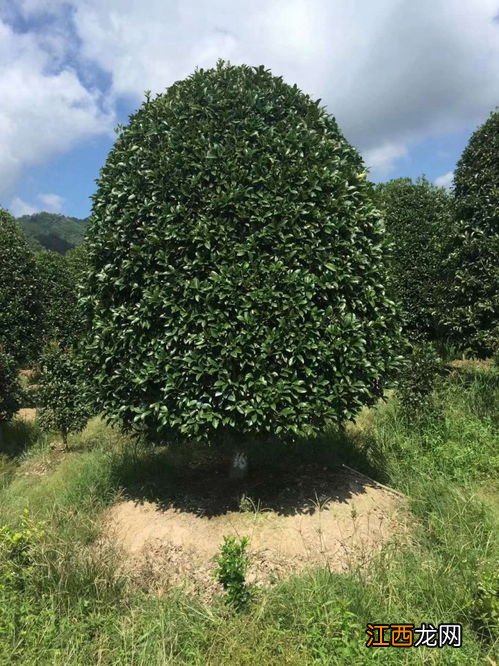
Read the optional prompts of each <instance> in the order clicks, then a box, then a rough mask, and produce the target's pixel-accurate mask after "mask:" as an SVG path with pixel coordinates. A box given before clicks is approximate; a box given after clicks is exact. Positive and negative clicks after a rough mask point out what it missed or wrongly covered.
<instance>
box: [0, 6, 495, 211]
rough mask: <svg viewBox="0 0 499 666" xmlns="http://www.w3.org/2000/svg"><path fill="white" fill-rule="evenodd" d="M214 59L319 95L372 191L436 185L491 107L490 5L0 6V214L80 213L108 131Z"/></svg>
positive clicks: (448, 176) (86, 206)
mask: <svg viewBox="0 0 499 666" xmlns="http://www.w3.org/2000/svg"><path fill="white" fill-rule="evenodd" d="M218 58H224V59H226V60H230V61H231V62H233V63H243V62H244V63H248V64H250V65H260V64H264V65H266V66H267V67H270V68H271V69H272V71H273V72H274V73H275V74H280V75H282V76H283V77H284V79H285V80H286V81H288V82H289V83H297V84H298V85H299V86H300V87H301V88H302V89H303V90H304V91H305V92H308V93H309V94H310V95H312V96H313V97H314V98H321V99H322V100H323V103H325V104H327V107H328V110H329V111H330V113H332V114H333V115H334V116H335V117H336V118H337V120H338V122H339V124H340V126H341V127H342V129H343V131H344V133H345V134H346V136H347V138H348V139H349V140H350V141H351V142H352V143H353V144H354V145H355V146H356V147H357V148H358V149H359V150H360V151H361V152H362V154H363V156H364V158H365V161H366V164H367V165H368V167H369V168H370V172H371V177H372V178H373V179H374V180H386V179H389V178H394V177H397V176H412V177H416V176H418V175H420V174H422V173H425V174H426V175H427V176H428V177H429V178H430V179H431V180H433V181H435V182H437V183H439V184H442V185H449V184H450V182H451V180H452V171H453V169H454V166H455V163H456V160H457V159H458V157H459V155H460V153H461V151H462V149H463V147H464V146H465V145H466V142H467V140H468V138H469V136H470V134H471V132H472V131H473V130H474V129H475V128H476V127H477V125H479V124H481V123H482V122H483V121H484V120H485V119H486V118H487V116H488V114H489V113H490V111H492V110H493V109H494V108H496V107H497V106H498V105H499V0H473V1H472V2H471V1H470V0H417V2H415V1H414V0H375V1H373V0H252V2H249V3H247V2H243V1H242V0H68V1H66V0H0V205H2V206H4V207H7V208H9V209H10V210H11V211H12V212H13V213H14V214H15V215H20V214H24V213H29V212H34V211H37V210H49V211H55V212H63V213H65V214H68V215H75V216H81V217H82V216H86V215H87V214H88V213H89V210H90V200H89V196H90V195H91V194H92V192H93V191H94V187H95V178H96V177H97V175H98V172H99V168H100V167H101V166H102V164H103V163H104V160H105V158H106V155H107V152H108V150H109V148H110V146H111V145H112V142H113V137H114V131H113V128H114V127H115V126H116V124H117V123H123V122H126V120H127V118H128V115H129V114H130V113H131V112H133V111H134V110H135V109H136V108H137V107H138V106H139V104H140V102H141V100H142V99H143V94H144V91H145V90H152V91H153V92H159V91H162V90H164V89H165V88H166V87H168V86H169V85H170V84H171V83H173V82H174V81H176V80H177V79H179V78H183V77H185V76H187V75H188V74H189V73H190V72H192V71H193V70H194V68H195V67H196V66H198V67H209V66H211V65H213V64H214V63H215V62H216V60H217V59H218Z"/></svg>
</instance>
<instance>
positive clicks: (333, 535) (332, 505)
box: [103, 468, 404, 597]
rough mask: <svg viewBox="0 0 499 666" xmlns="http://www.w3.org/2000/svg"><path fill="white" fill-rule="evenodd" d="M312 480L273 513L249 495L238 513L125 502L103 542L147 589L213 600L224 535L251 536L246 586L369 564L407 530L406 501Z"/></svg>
mask: <svg viewBox="0 0 499 666" xmlns="http://www.w3.org/2000/svg"><path fill="white" fill-rule="evenodd" d="M321 469H322V468H321ZM310 478H311V472H310V470H309V471H308V475H307V471H306V470H304V472H303V477H301V478H297V479H295V483H294V485H293V486H292V487H285V488H281V489H279V491H278V494H279V497H273V498H271V499H272V501H270V502H269V504H270V505H272V509H270V508H267V507H266V504H265V500H260V499H251V498H249V497H247V496H246V498H245V497H244V496H243V498H242V501H240V502H239V504H240V509H239V510H237V509H236V510H224V509H222V508H220V510H219V511H215V510H213V505H212V503H209V506H210V509H211V510H210V511H209V512H203V511H202V510H201V511H199V510H194V508H193V507H190V505H189V503H188V502H172V503H171V504H170V505H168V503H164V502H163V503H161V504H158V503H154V502H137V501H134V500H128V501H123V502H120V503H118V504H116V505H114V506H113V507H111V509H110V510H109V511H108V512H107V513H106V515H105V518H104V523H103V535H104V540H105V541H108V542H109V541H110V542H112V543H113V544H115V545H117V546H118V548H119V549H120V550H121V554H122V563H123V565H122V566H123V567H125V569H126V571H127V572H128V573H129V574H130V575H131V576H132V577H133V578H134V579H135V580H136V581H137V582H139V584H141V585H142V586H143V587H144V588H146V589H149V590H156V591H162V590H165V589H167V588H168V587H170V586H177V585H181V586H183V587H185V588H187V590H188V591H189V592H194V593H197V594H200V595H201V596H203V597H210V596H211V595H212V594H214V593H216V592H217V591H218V586H217V584H216V583H215V581H214V577H213V568H214V557H215V556H216V555H217V553H218V552H219V547H220V544H221V543H222V542H223V537H224V536H228V535H234V536H237V537H240V536H243V535H244V536H248V537H249V540H250V544H249V554H250V563H251V564H250V571H249V576H248V580H250V581H251V582H254V583H256V584H257V585H263V584H268V583H271V582H273V581H275V580H278V579H281V578H284V577H286V576H289V575H291V574H293V573H297V572H299V571H302V570H304V569H307V568H311V567H316V566H321V567H326V568H329V569H330V570H334V571H344V570H346V569H348V568H349V567H350V566H352V565H357V564H360V565H367V563H368V562H369V560H370V558H371V557H372V555H373V554H374V553H376V552H377V551H378V550H379V548H380V547H381V545H382V544H384V543H385V542H386V541H387V540H388V539H389V538H390V537H392V536H393V535H394V534H397V533H399V534H401V533H402V532H404V501H403V499H401V498H400V497H399V496H397V495H395V494H394V493H392V492H390V491H389V490H386V489H384V488H381V487H379V486H377V485H376V484H373V483H370V482H369V481H368V480H366V479H365V478H363V477H361V476H357V475H355V474H352V473H349V472H346V471H345V472H341V473H339V472H337V473H333V472H331V471H326V470H322V471H321V472H320V473H317V470H313V479H314V482H313V483H312V486H311V485H310ZM311 490H312V492H311ZM198 500H199V498H198ZM241 509H242V510H241Z"/></svg>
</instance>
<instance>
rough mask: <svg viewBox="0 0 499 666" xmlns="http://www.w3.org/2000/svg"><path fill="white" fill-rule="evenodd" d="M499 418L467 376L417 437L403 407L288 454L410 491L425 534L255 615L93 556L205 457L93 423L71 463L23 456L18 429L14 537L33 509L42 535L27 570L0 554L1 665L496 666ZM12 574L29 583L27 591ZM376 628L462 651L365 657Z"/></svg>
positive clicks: (278, 591) (31, 542) (269, 459)
mask: <svg viewBox="0 0 499 666" xmlns="http://www.w3.org/2000/svg"><path fill="white" fill-rule="evenodd" d="M498 414H499V374H498V372H497V370H494V369H493V368H491V369H479V368H467V369H466V370H465V371H462V372H453V373H451V374H449V375H448V376H447V377H446V378H445V379H444V380H443V381H442V383H441V385H440V386H439V387H438V389H437V391H436V392H435V395H434V411H433V412H432V413H430V414H429V415H428V416H427V417H426V418H425V419H424V420H423V421H421V422H419V423H418V424H416V425H414V424H413V425H410V424H408V423H407V422H406V421H405V420H404V419H403V418H402V416H401V414H400V409H399V407H398V404H397V401H396V397H395V398H394V397H392V398H390V400H388V402H387V403H386V404H381V405H380V406H379V407H378V408H377V409H376V410H371V411H370V412H365V413H363V414H362V417H361V418H360V419H359V422H358V424H357V427H355V428H349V429H347V432H346V433H329V434H327V435H324V437H322V438H318V439H317V440H315V441H314V442H299V443H298V444H297V445H296V446H295V447H292V449H290V450H288V454H289V456H290V459H291V460H296V462H297V464H299V462H300V461H303V459H306V460H308V461H316V462H320V463H321V464H324V465H329V466H335V465H338V464H341V463H345V464H349V465H351V466H353V467H356V468H358V469H362V471H364V472H366V473H369V474H370V475H372V476H375V477H376V478H378V479H379V480H382V481H383V482H385V483H389V484H391V485H392V486H394V487H395V488H397V489H399V490H400V491H401V492H403V493H405V494H406V495H407V496H408V497H409V505H410V511H411V512H412V516H413V520H412V522H413V528H412V532H411V534H410V535H409V538H406V539H404V540H403V541H401V542H392V543H389V544H388V545H387V546H386V547H385V548H384V549H383V551H382V552H381V554H380V555H379V557H378V558H377V560H376V562H375V563H374V564H373V565H372V567H370V568H369V570H362V569H352V570H351V571H349V572H348V573H346V574H333V573H329V572H327V571H316V572H310V573H308V574H304V575H301V576H296V577H293V578H291V579H289V580H288V581H285V582H283V583H281V584H279V585H276V586H274V587H272V588H269V589H267V590H265V591H262V592H259V593H258V594H257V595H256V597H255V599H254V601H253V602H252V604H251V606H250V608H249V609H248V610H247V611H246V612H243V613H235V612H231V611H230V610H229V609H228V608H226V607H225V606H224V604H223V603H222V602H221V601H220V602H218V601H217V602H213V603H212V604H210V605H206V604H202V603H201V602H200V601H198V600H196V599H190V598H187V597H186V596H184V595H183V594H181V593H180V592H178V591H175V590H172V591H171V592H170V593H168V594H165V595H164V596H161V597H158V596H153V595H148V594H146V593H145V592H143V591H141V590H139V589H137V588H136V587H134V585H133V583H132V582H130V581H129V580H127V579H125V578H123V577H121V576H120V575H119V574H118V573H117V571H118V568H117V566H116V564H117V557H118V556H117V554H116V553H114V552H113V551H112V550H111V549H109V548H103V547H101V548H96V547H95V545H94V546H92V544H93V543H94V540H95V538H96V536H97V534H98V518H99V515H100V514H101V512H102V510H103V509H104V508H105V507H106V506H108V505H109V504H110V503H112V502H113V501H114V500H115V498H116V497H117V496H118V495H119V494H120V492H121V491H122V488H123V487H125V488H126V487H131V486H132V485H134V484H135V487H136V490H137V489H139V490H140V489H143V488H144V486H146V485H147V481H148V479H151V478H154V479H157V478H158V474H159V478H160V480H161V481H162V482H163V481H164V482H165V483H170V484H174V483H175V482H176V479H177V478H178V474H179V472H178V470H179V469H181V468H182V465H183V464H185V461H186V459H187V458H188V457H189V456H190V455H201V454H200V452H199V451H196V450H194V451H178V450H177V451H170V450H169V449H168V448H167V447H163V448H160V449H157V450H148V449H145V448H144V447H141V446H137V445H135V444H133V443H132V442H129V441H127V440H126V438H124V437H122V436H121V435H119V434H118V433H116V432H115V431H113V430H111V429H109V428H107V427H106V426H104V425H103V424H102V423H101V422H100V421H99V420H94V421H92V422H91V424H90V426H89V428H88V429H87V430H86V431H85V432H84V433H82V434H81V435H80V436H75V437H74V438H73V439H72V440H71V441H70V447H71V450H70V452H69V453H68V454H61V453H60V452H57V451H53V450H52V449H51V448H50V438H46V437H45V438H44V437H43V436H41V435H40V433H39V432H38V431H37V430H36V426H30V427H26V428H27V429H26V431H25V437H26V441H28V442H29V444H30V447H28V448H26V447H25V446H24V445H23V446H19V445H18V444H15V442H16V441H17V442H21V443H22V441H23V439H22V436H21V434H20V432H21V431H20V426H15V427H14V429H13V430H11V431H10V433H11V434H10V435H9V436H8V437H7V439H8V440H9V442H8V447H10V448H8V449H6V452H5V453H4V456H3V463H0V479H3V481H1V482H0V524H4V525H8V526H9V530H10V532H9V534H23V527H22V526H20V525H21V520H22V512H23V509H24V508H25V507H28V508H29V512H30V514H29V516H30V517H29V519H28V523H29V524H31V526H32V533H31V534H30V535H29V537H27V543H28V545H27V548H26V551H25V552H26V557H27V558H28V560H26V561H25V560H23V561H22V563H21V564H19V563H18V562H17V560H16V559H15V557H14V558H12V557H8V556H7V553H6V551H5V544H4V549H3V551H2V549H1V548H0V573H2V572H3V578H2V576H0V664H2V665H3V664H6V665H7V664H16V663H19V664H30V665H31V664H34V665H36V664H40V665H44V664H55V665H62V664H64V665H66V664H71V665H73V664H74V665H75V666H79V665H81V666H83V665H87V664H106V665H107V664H109V665H111V664H132V665H134V666H135V665H137V666H139V665H142V664H144V665H146V664H147V666H156V665H158V666H159V665H164V664H175V665H176V664H199V665H203V666H204V665H209V664H213V665H214V666H215V665H216V666H219V665H223V664H231V665H232V664H235V665H243V664H244V665H248V666H254V665H256V664H272V665H273V664H292V665H297V666H298V665H300V666H302V665H303V664H324V665H326V664H328V665H329V664H339V665H342V664H345V665H349V664H369V663H371V662H374V663H380V664H463V665H464V664H466V665H468V664H487V663H488V664H490V663H491V661H490V660H493V659H497V652H498V643H497V633H496V632H497V627H495V626H494V615H493V612H494V611H493V609H494V608H496V609H497V596H494V594H495V595H497V592H498V588H497V577H495V572H496V571H497V570H498V569H499V567H498V556H499V549H498V544H497V539H496V536H495V535H496V534H497V527H498V525H499V508H498V498H499V492H498V487H497V479H498V467H499V462H498V458H497V451H498V441H499V440H498V437H499V421H498ZM23 427H24V426H23ZM30 433H31V434H30ZM30 437H31V439H30ZM16 438H17V439H16ZM282 454H283V452H282V450H281V448H280V447H275V448H273V449H272V450H270V451H269V450H264V449H261V450H259V451H256V452H255V455H254V458H255V461H254V462H255V464H265V465H268V464H275V461H276V460H278V459H279V458H280V457H281V456H282ZM202 455H204V456H205V457H207V458H210V457H213V456H214V454H213V452H211V451H210V452H208V453H207V454H202ZM159 465H161V466H162V468H161V469H160V470H159V471H158V466H159ZM40 467H41V468H42V469H44V470H45V472H44V473H43V474H39V473H38V472H39V469H40ZM30 521H31V522H30ZM28 528H29V525H28ZM24 529H26V528H24ZM39 530H43V533H40V532H39ZM23 538H24V537H23ZM23 557H25V556H24V555H23ZM2 567H3V568H2ZM6 567H10V568H11V569H12V568H13V569H14V570H15V572H18V573H19V576H18V577H17V578H15V581H16V582H15V584H14V583H12V582H10V583H8V582H7V583H6V581H7V580H8V578H7V577H6V573H5V571H6ZM16 567H17V568H16ZM16 575H17V574H16ZM494 599H495V601H494ZM494 603H495V604H496V605H495V606H494ZM496 612H497V610H496ZM496 619H497V618H496ZM369 621H371V622H373V621H385V622H388V623H390V622H412V623H416V624H420V623H421V622H426V623H428V622H432V623H434V624H438V623H439V622H461V623H462V624H463V627H464V629H463V631H464V642H463V647H462V648H461V649H458V650H452V649H450V648H446V649H444V650H438V649H434V650H430V649H427V650H421V649H420V648H418V649H410V650H400V649H399V650H396V649H385V650H383V649H378V650H367V649H366V648H365V641H366V635H365V625H366V623H367V622H369ZM487 658H489V661H487Z"/></svg>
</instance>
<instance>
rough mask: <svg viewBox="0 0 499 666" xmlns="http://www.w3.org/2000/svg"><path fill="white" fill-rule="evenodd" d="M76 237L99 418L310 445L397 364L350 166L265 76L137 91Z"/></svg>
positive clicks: (333, 135)
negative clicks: (81, 249)
mask: <svg viewBox="0 0 499 666" xmlns="http://www.w3.org/2000/svg"><path fill="white" fill-rule="evenodd" d="M87 240H88V250H89V275H88V279H87V283H86V288H85V295H84V299H83V304H84V307H85V314H86V321H87V326H88V329H89V331H90V333H89V335H88V339H87V355H88V363H89V366H90V372H91V375H92V376H94V377H95V383H96V391H97V393H98V397H99V403H100V409H101V411H102V412H104V413H105V414H107V415H108V416H109V417H110V418H111V419H115V420H117V421H119V422H120V423H121V424H122V425H124V426H125V427H133V426H134V425H137V426H140V427H141V429H142V430H143V431H145V433H146V434H147V435H148V437H149V438H151V439H157V438H163V437H169V438H170V439H181V438H198V439H210V440H211V441H214V440H216V439H222V438H223V439H227V438H229V439H230V438H234V439H237V440H238V441H239V442H241V441H243V440H249V439H254V438H255V437H259V436H262V437H264V436H268V435H269V434H270V435H277V436H279V437H282V438H294V437H296V436H300V435H312V434H314V433H316V432H317V431H319V430H321V429H322V428H323V427H324V425H325V424H326V423H329V422H332V421H333V422H334V421H335V422H338V421H342V420H343V419H348V418H352V417H353V416H354V415H355V414H356V413H357V412H358V410H359V409H360V408H361V406H362V405H364V404H370V403H373V402H374V401H375V400H376V399H377V397H378V396H379V395H380V393H381V391H382V388H383V384H384V383H385V381H387V379H388V378H389V376H390V374H391V372H392V370H393V369H394V367H395V366H396V361H395V360H394V357H395V356H396V352H395V348H396V344H397V335H398V328H397V325H396V324H395V322H394V306H393V303H392V302H391V301H390V300H389V299H388V298H387V296H386V294H385V286H384V279H385V276H384V269H383V253H384V233H383V226H382V223H381V222H380V217H379V214H378V212H377V210H376V208H375V206H374V203H373V193H372V187H371V185H370V184H369V183H367V182H366V171H365V168H364V166H363V163H362V160H361V158H360V156H359V155H358V153H357V152H356V151H355V150H354V149H353V148H352V146H350V145H349V144H348V143H347V141H346V140H345V138H344V137H343V135H342V134H341V132H340V130H339V129H338V126H337V124H336V122H335V120H334V119H333V118H332V117H331V116H329V115H328V114H327V113H326V112H325V111H324V109H322V108H321V107H320V106H319V104H318V102H313V101H312V100H311V99H310V98H309V97H308V96H306V95H305V94H303V93H302V92H301V91H300V90H299V89H298V88H297V87H296V86H290V85H287V84H286V83H284V82H283V81H282V79H281V78H278V77H275V76H272V74H271V73H270V72H269V71H268V70H265V69H264V68H263V67H259V68H252V67H247V66H241V67H234V66H229V65H224V64H223V63H219V65H218V66H217V67H216V68H215V69H212V70H208V71H204V70H200V71H197V72H196V73H195V74H193V75H192V76H190V77H189V78H188V79H186V80H184V81H180V82H178V83H176V84H174V85H173V86H171V87H170V88H169V89H168V90H167V91H166V92H165V93H164V94H162V95H159V96H158V97H156V98H155V99H150V98H147V100H146V101H145V103H144V104H143V106H142V107H141V108H140V109H139V111H138V112H137V113H135V115H133V116H132V117H131V119H130V122H129V124H128V126H126V127H124V128H121V131H120V133H119V136H118V138H117V141H116V143H115V145H114V147H113V149H112V150H111V152H110V154H109V156H108V159H107V162H106V165H105V167H104V168H103V170H102V172H101V174H100V179H99V181H98V190H97V193H96V195H95V196H94V203H93V212H92V218H91V222H90V228H89V231H88V238H87Z"/></svg>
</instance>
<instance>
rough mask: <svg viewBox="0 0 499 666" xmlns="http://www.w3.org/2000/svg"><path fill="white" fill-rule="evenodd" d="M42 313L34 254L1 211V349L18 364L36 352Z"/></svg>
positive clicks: (23, 362)
mask: <svg viewBox="0 0 499 666" xmlns="http://www.w3.org/2000/svg"><path fill="white" fill-rule="evenodd" d="M41 327H42V313H41V305H40V299H39V284H38V280H37V275H36V264H35V259H34V255H33V252H32V250H31V248H30V247H29V244H28V241H27V239H26V237H25V236H24V233H23V232H22V230H21V228H20V227H19V225H18V224H17V222H16V221H15V220H14V218H13V217H12V216H11V215H10V214H9V213H8V212H7V211H5V210H2V209H0V346H2V347H3V348H4V351H5V352H7V353H8V354H10V355H12V356H13V357H14V359H15V361H16V362H17V363H18V364H25V363H29V362H31V361H32V360H33V359H34V358H35V357H36V354H37V352H38V351H39V346H40V339H41Z"/></svg>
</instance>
